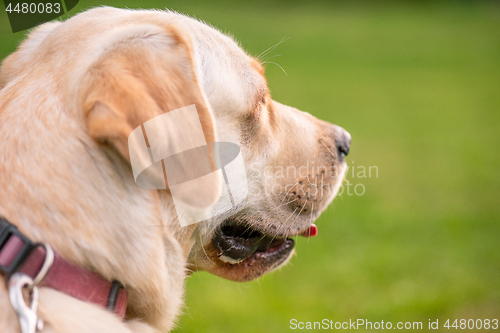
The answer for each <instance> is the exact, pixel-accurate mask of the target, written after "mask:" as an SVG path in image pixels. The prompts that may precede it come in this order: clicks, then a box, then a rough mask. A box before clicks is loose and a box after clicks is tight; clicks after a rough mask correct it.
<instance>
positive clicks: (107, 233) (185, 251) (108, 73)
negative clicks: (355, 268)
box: [0, 7, 351, 332]
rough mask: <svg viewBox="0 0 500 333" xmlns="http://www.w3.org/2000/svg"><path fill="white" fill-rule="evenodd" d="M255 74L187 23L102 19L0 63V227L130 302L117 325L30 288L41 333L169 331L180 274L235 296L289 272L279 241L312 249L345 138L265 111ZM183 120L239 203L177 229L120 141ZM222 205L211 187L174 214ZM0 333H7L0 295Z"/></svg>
mask: <svg viewBox="0 0 500 333" xmlns="http://www.w3.org/2000/svg"><path fill="white" fill-rule="evenodd" d="M264 74H265V73H264V68H263V66H262V64H261V63H260V62H259V61H258V59H256V58H254V57H251V56H249V55H248V54H246V53H245V52H244V51H243V50H242V49H241V48H240V47H239V46H238V44H237V43H235V42H234V41H233V40H232V39H231V38H230V37H228V36H226V35H224V34H222V33H220V32H219V31H217V30H216V29H214V28H212V27H210V26H208V25H206V24H204V23H202V22H200V21H197V20H195V19H193V18H190V17H187V16H184V15H181V14H178V13H175V12H172V11H154V10H124V9H116V8H110V7H99V8H94V9H91V10H88V11H86V12H83V13H80V14H78V15H76V16H74V17H72V18H70V19H68V20H67V21H65V22H51V23H46V24H43V25H41V26H39V27H38V28H36V29H34V30H33V31H32V32H31V33H30V34H29V36H28V37H27V39H26V40H25V41H24V42H23V43H22V44H21V45H20V47H19V49H18V50H17V51H16V52H15V53H13V54H12V55H10V56H9V57H7V58H6V59H5V60H4V61H3V63H2V67H1V71H0V89H1V90H0V158H1V163H0V188H1V189H2V190H1V191H0V216H2V217H3V218H5V219H7V220H8V221H9V222H10V223H12V224H13V225H15V226H17V228H18V229H19V231H21V232H22V233H23V234H24V235H26V236H27V237H28V238H29V239H31V240H32V241H33V242H44V243H47V244H50V246H51V247H52V248H53V249H54V250H55V251H56V252H57V253H59V255H60V256H61V257H62V258H64V259H65V260H67V261H69V262H71V263H74V264H76V265H78V266H80V267H82V268H84V269H87V270H90V271H92V272H96V273H98V274H99V275H100V276H102V277H103V278H104V279H106V280H108V281H119V282H120V283H121V284H122V285H123V286H124V287H125V289H126V290H127V291H128V294H129V299H128V304H127V308H126V316H125V320H124V321H122V320H121V319H120V318H119V317H118V316H116V315H115V314H113V313H111V312H109V311H106V310H105V309H103V308H101V307H99V306H97V305H95V304H91V303H88V302H84V301H81V300H79V299H75V298H73V297H71V296H68V295H66V294H64V293H62V292H59V291H56V290H54V289H51V288H46V287H40V288H39V292H40V297H39V307H38V317H39V318H40V319H42V320H43V322H44V324H45V326H44V329H43V332H68V331H71V332H158V331H169V330H171V329H172V328H173V326H174V325H175V319H176V318H177V316H178V314H179V312H180V309H181V307H182V296H183V285H184V280H185V278H186V276H187V275H188V274H189V273H191V272H193V271H200V270H205V271H208V272H210V273H212V274H216V275H218V276H221V277H223V278H226V279H230V280H234V281H249V280H252V279H255V278H257V277H259V276H261V275H262V274H265V273H266V272H269V271H271V270H273V269H275V268H276V267H278V266H280V265H283V264H284V263H286V262H287V261H288V259H289V258H290V257H291V255H292V253H293V251H294V250H293V248H294V242H293V240H292V239H291V238H292V237H293V236H296V235H303V236H312V235H314V233H315V232H316V230H317V229H316V227H315V225H314V224H313V222H314V221H315V220H316V219H317V218H318V217H319V215H320V214H321V212H322V211H323V210H324V209H325V208H326V207H327V206H328V204H329V203H330V202H331V201H332V200H333V198H334V197H335V195H336V193H337V191H338V189H339V187H340V186H341V182H342V179H343V177H344V173H345V170H346V162H345V160H344V157H345V156H346V155H347V154H348V153H349V148H350V143H351V137H350V135H349V133H348V132H346V131H345V130H344V129H342V128H341V127H339V126H336V125H332V124H330V123H327V122H324V121H321V120H319V119H317V118H315V117H313V116H312V115H310V114H308V113H305V112H302V111H299V110H297V109H295V108H292V107H289V106H285V105H283V104H280V103H278V102H276V101H273V100H272V98H271V95H270V92H269V89H268V88H267V84H266V79H265V75H264ZM188 105H195V106H196V110H197V114H198V116H199V119H200V124H201V126H202V128H203V133H204V137H205V140H206V142H207V143H209V142H216V141H218V142H231V143H235V144H237V145H238V146H239V147H240V149H241V153H242V156H243V160H244V163H245V170H246V182H247V185H248V195H247V196H246V198H245V199H244V200H243V201H242V202H241V203H238V204H237V205H235V206H234V207H232V208H231V209H229V210H228V211H226V212H223V213H221V214H219V215H217V216H214V217H212V218H209V219H207V220H206V221H203V222H201V223H193V224H190V225H188V226H184V227H182V226H181V225H180V224H179V221H178V216H177V213H176V209H175V205H174V202H173V198H172V192H171V190H170V189H169V188H167V189H165V190H146V189H141V188H139V187H138V186H137V185H136V183H135V182H134V175H133V172H132V169H131V162H130V159H131V156H130V151H129V147H128V138H129V136H130V134H131V132H132V131H133V130H134V129H135V128H138V127H140V126H141V125H143V124H144V123H145V122H147V121H148V120H150V119H153V118H154V117H157V116H160V115H162V114H165V113H168V112H170V111H172V110H175V109H179V108H182V107H185V106H188ZM185 130H186V131H187V132H189V131H191V130H192V128H186V129H185ZM219 181H220V179H219ZM220 193H221V192H220V187H218V186H213V190H210V189H209V190H208V191H200V193H198V191H192V192H191V193H190V194H189V199H186V200H190V201H191V202H194V203H195V205H196V203H197V202H204V203H203V204H201V206H202V208H206V207H208V206H210V205H213V204H214V203H215V202H216V201H217V200H218V199H217V198H218V197H219V196H220ZM207 197H208V199H206V198H207ZM0 331H2V332H20V326H19V319H18V317H17V315H16V313H15V312H14V310H13V308H12V305H11V303H10V301H9V296H8V287H7V285H6V284H4V283H1V284H0Z"/></svg>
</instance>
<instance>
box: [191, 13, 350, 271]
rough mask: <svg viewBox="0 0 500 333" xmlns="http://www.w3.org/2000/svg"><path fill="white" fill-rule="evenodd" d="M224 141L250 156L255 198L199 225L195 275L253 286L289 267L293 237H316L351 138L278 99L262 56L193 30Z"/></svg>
mask: <svg viewBox="0 0 500 333" xmlns="http://www.w3.org/2000/svg"><path fill="white" fill-rule="evenodd" d="M191 31H192V38H193V39H194V41H195V42H194V45H195V47H196V56H197V58H198V59H199V64H200V67H199V70H200V72H201V74H202V86H203V90H204V92H205V94H206V96H207V98H208V100H209V102H210V106H211V108H212V110H213V112H214V118H215V124H216V126H215V127H216V131H217V135H218V141H228V142H233V143H236V144H238V145H239V146H240V147H241V150H242V152H243V157H244V160H245V166H246V171H247V174H246V176H247V177H246V178H247V183H248V188H249V192H248V196H247V198H246V199H245V200H244V201H243V202H242V203H240V204H239V205H236V207H235V208H233V209H231V210H229V211H227V212H226V213H223V214H221V215H219V216H216V217H214V218H211V219H209V220H207V221H204V222H202V223H199V224H197V226H196V229H195V231H194V233H193V236H192V241H193V243H194V245H193V247H192V249H191V252H190V255H189V264H190V268H191V269H192V270H206V271H208V272H210V273H213V274H216V275H219V276H222V277H224V278H227V279H231V280H236V281H248V280H251V279H254V278H257V277H259V276H261V275H262V274H264V273H266V272H268V271H270V270H272V269H273V268H276V267H278V266H279V265H281V264H283V263H285V262H286V261H287V259H289V258H290V257H291V255H292V253H293V248H294V241H293V240H292V237H293V236H296V235H303V236H309V234H310V232H312V228H314V227H315V226H314V225H313V222H314V221H315V220H316V218H318V216H319V215H320V214H321V212H322V211H323V210H324V209H325V208H326V207H327V206H328V204H329V203H330V202H331V201H332V199H333V198H334V196H335V195H336V193H337V191H338V189H339V187H340V186H341V182H342V180H343V177H344V172H345V169H346V162H345V160H344V157H345V156H346V155H347V154H348V153H349V148H350V143H351V137H350V135H349V133H348V132H346V131H345V130H344V129H342V128H341V127H339V126H336V125H332V124H330V123H327V122H325V121H321V120H319V119H317V118H315V117H313V116H312V115H310V114H308V113H306V112H303V111H300V110H297V109H295V108H293V107H289V106H286V105H283V104H281V103H278V102H276V101H274V100H273V99H272V97H271V94H270V91H269V88H268V86H267V83H266V78H265V73H264V68H263V66H262V64H261V63H260V62H259V61H258V59H256V58H254V57H251V56H249V55H248V54H246V53H245V52H244V51H243V50H242V49H241V48H240V47H239V46H238V45H237V44H236V43H235V42H234V41H233V40H231V39H230V38H228V37H227V36H224V35H222V34H221V33H219V32H218V31H216V30H214V29H212V28H209V27H207V26H206V25H202V24H200V23H196V24H194V26H193V27H192V29H191Z"/></svg>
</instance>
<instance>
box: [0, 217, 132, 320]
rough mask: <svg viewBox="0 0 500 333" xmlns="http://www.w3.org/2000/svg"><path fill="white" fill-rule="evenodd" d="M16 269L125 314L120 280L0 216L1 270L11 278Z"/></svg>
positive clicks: (117, 312)
mask: <svg viewBox="0 0 500 333" xmlns="http://www.w3.org/2000/svg"><path fill="white" fill-rule="evenodd" d="M16 272H21V273H24V274H26V275H29V276H30V277H31V278H32V279H34V280H35V284H38V285H39V286H40V287H49V288H52V289H55V290H57V291H60V292H63V293H65V294H68V295H70V296H72V297H75V298H78V299H79V300H82V301H85V302H90V303H94V304H97V305H100V306H101V307H103V308H105V309H108V310H110V311H112V312H114V313H116V314H117V315H118V316H120V317H121V318H122V319H123V317H124V316H125V310H126V308H127V299H128V292H127V290H126V289H125V288H123V286H122V285H121V284H120V283H119V282H117V281H114V282H109V281H108V280H106V279H104V278H103V277H102V276H100V275H99V274H97V273H95V272H91V271H89V270H87V269H85V268H82V267H80V266H78V265H75V264H73V263H70V262H68V261H66V260H64V259H63V258H61V257H60V256H59V255H58V254H57V252H55V251H52V249H51V248H50V247H49V246H48V245H45V246H44V245H43V244H34V243H33V242H31V241H30V240H29V239H28V238H27V237H26V236H24V235H23V234H22V233H21V232H20V231H19V230H18V229H17V228H16V227H15V226H14V225H12V224H10V223H9V222H7V221H6V220H4V219H3V218H1V217H0V274H2V275H4V277H6V278H7V279H8V278H9V277H10V276H11V275H12V274H14V273H16ZM38 280H40V281H38Z"/></svg>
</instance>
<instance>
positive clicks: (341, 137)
mask: <svg viewBox="0 0 500 333" xmlns="http://www.w3.org/2000/svg"><path fill="white" fill-rule="evenodd" d="M337 133H338V134H337V137H336V139H335V146H336V147H337V152H338V154H339V156H340V157H341V158H343V157H345V156H347V155H349V150H350V148H351V134H349V132H347V131H346V130H345V129H343V128H342V127H338V130H337Z"/></svg>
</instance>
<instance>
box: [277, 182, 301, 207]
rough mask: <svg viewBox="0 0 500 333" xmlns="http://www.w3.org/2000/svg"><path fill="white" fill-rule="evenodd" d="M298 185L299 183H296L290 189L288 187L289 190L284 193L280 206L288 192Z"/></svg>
mask: <svg viewBox="0 0 500 333" xmlns="http://www.w3.org/2000/svg"><path fill="white" fill-rule="evenodd" d="M298 183H299V182H296V183H295V184H294V185H293V186H292V187H290V189H289V190H288V192H286V194H285V196H284V197H283V200H281V202H280V204H282V203H283V201H285V199H286V196H287V195H288V193H290V191H291V190H292V189H293V188H294V187H295V186H297V184H298Z"/></svg>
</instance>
